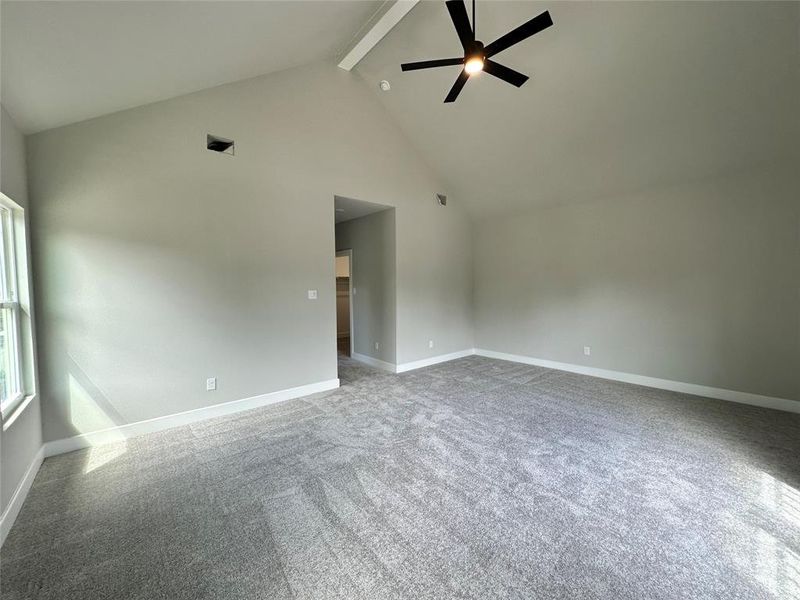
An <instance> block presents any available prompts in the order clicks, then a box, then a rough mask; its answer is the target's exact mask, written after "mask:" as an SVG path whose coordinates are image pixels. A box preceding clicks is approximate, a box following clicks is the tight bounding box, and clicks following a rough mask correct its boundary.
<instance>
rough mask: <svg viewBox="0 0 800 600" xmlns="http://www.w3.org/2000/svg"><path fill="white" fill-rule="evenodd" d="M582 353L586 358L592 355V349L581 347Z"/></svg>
mask: <svg viewBox="0 0 800 600" xmlns="http://www.w3.org/2000/svg"><path fill="white" fill-rule="evenodd" d="M583 353H584V354H585V355H586V356H591V354H592V347H591V346H584V347H583Z"/></svg>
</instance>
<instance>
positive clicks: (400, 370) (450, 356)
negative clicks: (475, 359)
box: [396, 348, 475, 373]
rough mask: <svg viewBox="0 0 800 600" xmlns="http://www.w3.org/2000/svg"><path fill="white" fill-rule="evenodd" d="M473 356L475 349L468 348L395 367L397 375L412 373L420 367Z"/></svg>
mask: <svg viewBox="0 0 800 600" xmlns="http://www.w3.org/2000/svg"><path fill="white" fill-rule="evenodd" d="M473 354H475V348H468V349H467V350H459V351H458V352H451V353H450V354H440V355H439V356H431V357H430V358H423V359H421V360H415V361H412V362H407V363H402V364H399V365H397V367H396V372H397V373H405V372H406V371H413V370H414V369H421V368H422V367H430V366H431V365H437V364H439V363H443V362H447V361H449V360H455V359H457V358H464V357H465V356H472V355H473Z"/></svg>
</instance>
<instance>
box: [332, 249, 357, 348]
mask: <svg viewBox="0 0 800 600" xmlns="http://www.w3.org/2000/svg"><path fill="white" fill-rule="evenodd" d="M352 264H353V250H352V249H349V250H339V251H337V252H336V350H337V352H338V354H339V356H350V355H351V354H352V352H353V303H352V302H351V298H352V295H353V290H352V279H351V273H352V266H351V265H352Z"/></svg>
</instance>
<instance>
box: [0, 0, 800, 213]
mask: <svg viewBox="0 0 800 600" xmlns="http://www.w3.org/2000/svg"><path fill="white" fill-rule="evenodd" d="M385 7H386V5H384V3H383V2H381V1H380V0H377V1H371V2H370V1H357V0H347V1H345V0H339V1H318V2H309V1H302V2H301V1H292V2H233V1H217V2H9V1H8V0H4V1H3V2H2V4H0V17H2V19H1V20H2V37H1V39H0V41H2V90H1V91H2V102H3V104H4V106H5V107H6V108H7V109H8V110H9V111H10V112H11V114H12V115H13V116H14V117H15V119H16V120H17V121H18V124H19V125H20V126H21V127H22V129H23V130H24V131H25V132H26V133H31V132H35V131H39V130H43V129H48V128H51V127H55V126H59V125H63V124H67V123H71V122H75V121H79V120H83V119H86V118H91V117H95V116H98V115H101V114H105V113H108V112H113V111H116V110H121V109H124V108H128V107H132V106H138V105H141V104H145V103H148V102H153V101H157V100H161V99H165V98H169V97H173V96H176V95H180V94H184V93H188V92H192V91H195V90H199V89H203V88H207V87H211V86H214V85H219V84H222V83H226V82H230V81H236V80H240V79H244V78H247V77H252V76H256V75H260V74H265V73H269V72H273V71H277V70H281V69H285V68H289V67H292V66H296V65H300V64H304V63H308V62H313V61H318V60H322V59H333V58H334V57H336V56H338V55H340V54H341V52H342V51H343V50H345V49H346V48H347V47H348V46H349V45H351V44H352V42H353V39H354V35H355V34H356V33H357V32H359V30H361V29H362V27H363V25H364V24H365V23H366V22H367V21H368V20H369V19H370V17H372V16H373V15H374V14H375V13H376V11H380V10H381V9H382V8H383V9H385ZM543 10H549V11H550V14H551V15H552V18H553V20H554V22H555V26H554V27H552V28H550V29H547V30H545V31H544V32H542V33H540V34H538V35H536V36H534V37H533V38H530V39H528V40H526V41H524V42H522V43H520V44H519V45H517V46H514V47H513V48H510V49H508V50H506V51H504V52H503V53H501V54H499V55H498V56H496V57H495V58H496V59H497V60H498V61H499V62H502V63H503V64H506V65H507V66H509V67H512V68H514V69H516V70H518V71H521V72H523V73H525V74H527V75H529V76H530V77H531V79H530V81H528V83H526V84H525V85H524V86H523V87H522V88H520V89H516V88H514V87H511V86H509V85H507V84H505V83H503V82H501V81H500V80H497V79H495V78H493V77H491V76H490V75H487V74H485V73H482V74H479V75H478V76H476V77H474V78H473V79H472V80H470V81H469V82H468V83H467V85H466V87H465V89H464V91H463V92H462V93H461V96H460V97H459V98H458V101H457V102H455V103H454V104H443V103H442V100H443V99H444V97H445V95H446V94H447V91H448V90H449V89H450V87H451V85H452V84H453V81H454V80H455V78H456V76H457V74H458V71H459V68H458V67H457V66H456V67H446V68H441V69H432V70H427V71H416V72H410V73H402V72H401V71H400V64H401V63H402V62H408V61H415V60H423V59H430V58H445V57H453V56H458V55H459V53H460V52H459V50H460V46H459V42H458V38H457V37H456V34H455V32H454V30H453V27H452V23H451V22H450V19H449V16H448V14H447V10H446V9H445V5H444V2H420V3H419V4H418V5H417V6H416V7H415V8H414V9H413V10H412V11H411V12H410V13H409V14H408V15H407V16H406V17H405V18H404V19H403V20H402V21H401V22H400V23H399V24H398V25H397V26H396V27H395V28H394V29H392V30H391V31H390V32H389V34H388V35H387V36H386V37H385V38H383V40H382V41H381V42H380V43H378V45H377V46H376V47H375V48H374V49H373V50H372V51H371V52H370V53H369V54H368V55H367V56H366V58H364V59H363V60H362V61H361V63H359V64H358V66H357V67H356V68H355V72H356V73H357V74H358V75H359V76H360V77H362V78H363V79H364V81H365V82H366V85H367V86H368V88H369V89H370V90H372V92H371V93H374V94H375V95H376V97H377V98H378V99H379V101H380V102H382V103H383V105H384V106H385V107H386V109H387V112H388V114H389V116H390V117H391V118H393V119H394V120H395V121H396V122H397V123H398V124H399V126H400V128H401V129H402V130H403V132H404V133H405V135H406V136H407V137H408V138H409V139H410V140H411V142H412V143H413V144H414V145H415V146H416V148H417V150H418V151H419V152H420V154H421V155H422V156H423V157H424V158H425V159H426V160H427V162H428V163H429V164H430V166H431V167H432V168H433V169H434V170H435V171H436V172H437V173H438V174H439V176H440V177H441V178H442V180H443V181H444V182H445V184H446V185H447V189H446V190H443V191H446V192H447V193H448V194H449V196H450V199H451V202H454V203H456V202H458V203H463V204H465V205H466V206H467V207H468V209H469V210H470V212H471V213H472V214H473V215H477V216H480V215H487V214H492V213H495V212H500V211H503V212H508V211H519V210H524V209H526V208H529V207H531V206H541V205H549V204H554V203H563V202H572V201H580V202H585V201H593V200H597V201H601V200H602V199H604V198H612V197H617V196H619V195H622V194H629V193H634V192H637V191H639V190H642V189H645V188H648V187H654V186H663V185H670V184H672V183H677V182H684V181H687V180H691V179H697V178H704V177H708V176H711V175H714V174H719V173H724V172H726V171H730V170H735V169H741V168H746V167H748V166H751V165H754V164H758V163H760V162H768V161H771V160H774V159H775V158H776V157H786V156H789V155H790V154H791V153H792V152H795V153H796V152H797V148H798V140H800V111H798V109H797V107H798V106H800V3H797V2H730V3H723V2H690V3H684V2H620V3H615V2H560V1H552V2H533V1H528V2H507V1H491V2H490V1H484V2H480V1H479V2H478V4H477V30H478V32H477V33H478V38H479V39H482V40H483V41H485V42H489V41H492V40H493V39H495V38H497V37H499V36H500V35H502V34H504V33H506V32H507V31H509V30H510V29H512V28H514V27H516V26H517V25H519V24H521V23H523V22H524V21H526V20H528V19H530V18H531V17H533V16H534V15H537V14H538V13H540V12H541V11H543ZM331 68H335V67H333V66H332V67H331ZM383 79H386V80H388V81H389V82H390V83H391V90H390V91H389V92H383V91H381V90H380V89H379V82H380V81H381V80H383Z"/></svg>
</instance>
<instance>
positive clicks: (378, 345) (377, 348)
mask: <svg viewBox="0 0 800 600" xmlns="http://www.w3.org/2000/svg"><path fill="white" fill-rule="evenodd" d="M380 349H381V344H380V342H375V350H380Z"/></svg>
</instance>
